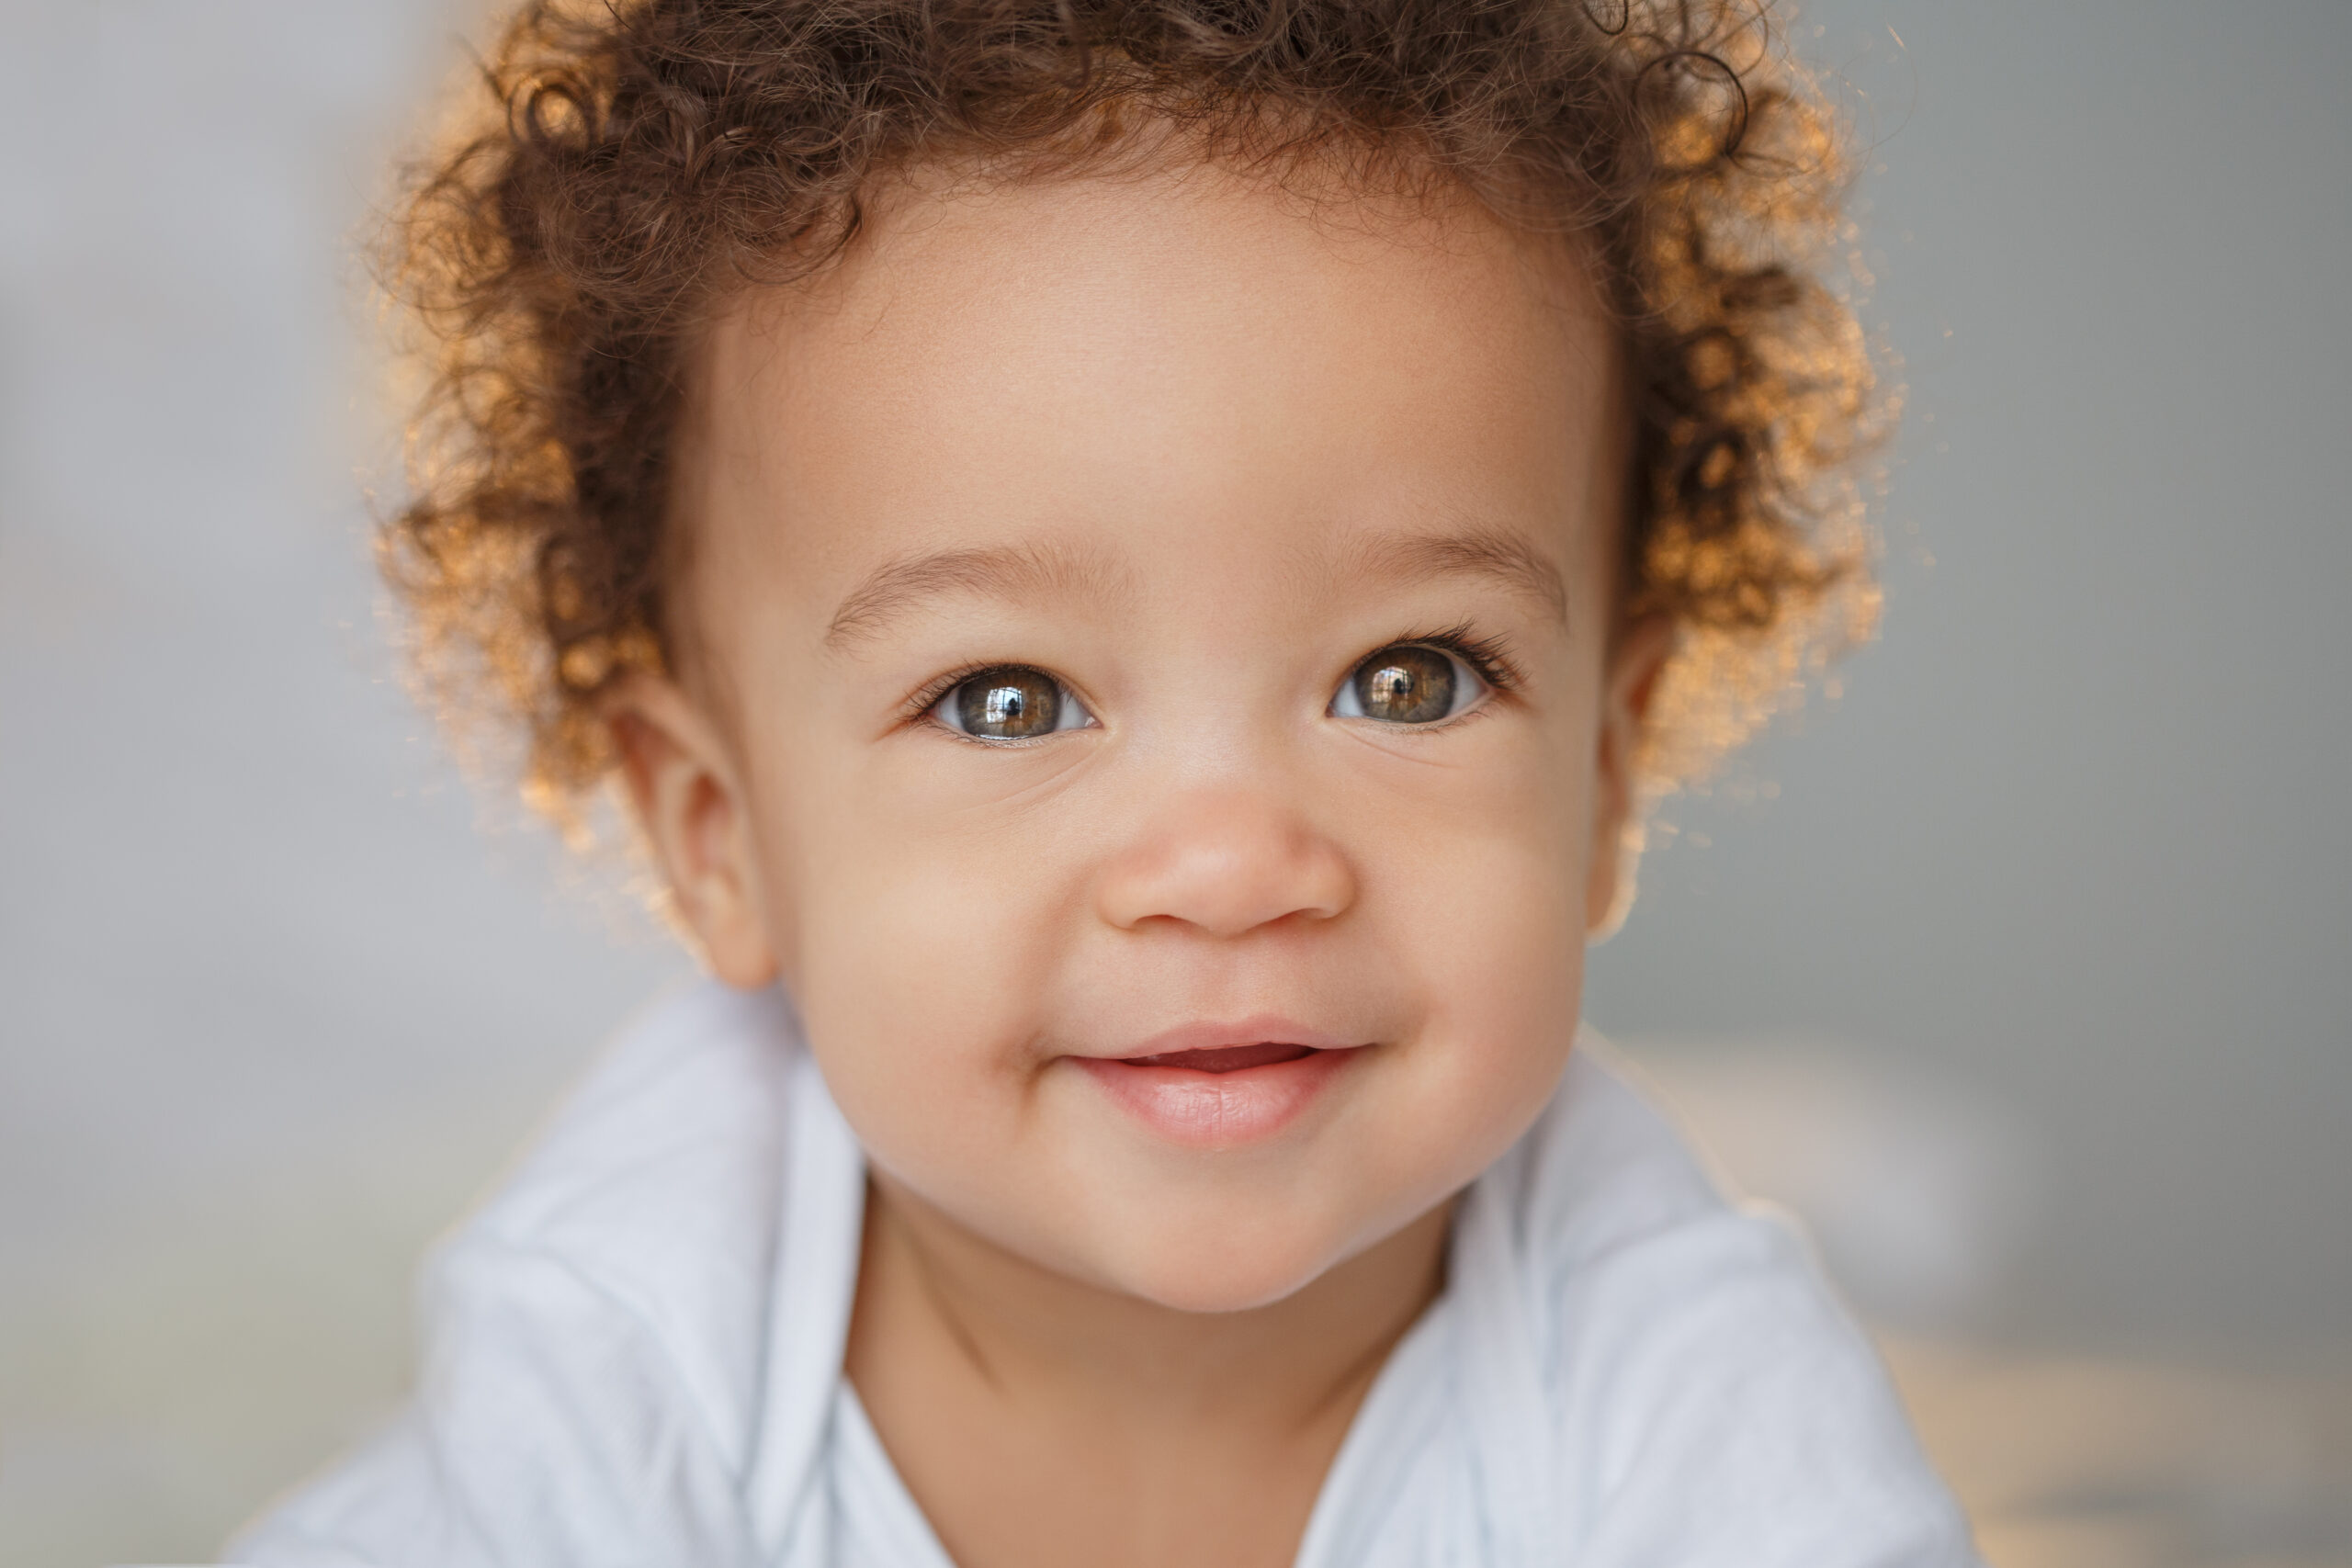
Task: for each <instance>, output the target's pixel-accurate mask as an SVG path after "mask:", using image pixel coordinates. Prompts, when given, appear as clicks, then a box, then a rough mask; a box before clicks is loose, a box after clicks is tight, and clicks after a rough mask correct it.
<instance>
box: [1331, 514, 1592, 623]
mask: <svg viewBox="0 0 2352 1568" xmlns="http://www.w3.org/2000/svg"><path fill="white" fill-rule="evenodd" d="M1355 565H1356V569H1357V570H1360V571H1362V572H1363V573H1365V574H1366V575H1369V576H1373V577H1379V578H1387V579H1392V580H1401V581H1413V580H1416V579H1419V578H1425V577H1483V578H1487V579H1488V580H1489V581H1494V582H1497V583H1499V584H1500V585H1501V586H1503V587H1505V588H1508V589H1510V590H1511V591H1512V592H1516V593H1520V594H1523V595H1525V596H1526V597H1528V598H1530V599H1532V600H1534V601H1535V602H1536V603H1537V604H1541V605H1542V606H1543V607H1544V610H1545V611H1546V612H1547V613H1548V614H1549V615H1551V616H1552V618H1553V619H1554V620H1556V621H1558V622H1560V623H1561V624H1563V625H1566V622H1567V618H1568V590H1567V584H1566V582H1565V581H1562V580H1561V577H1560V569H1559V568H1557V567H1555V566H1554V565H1553V564H1552V563H1551V562H1550V561H1549V560H1547V559H1545V558H1544V556H1543V555H1542V554H1541V553H1540V552H1538V551H1537V550H1536V549H1535V547H1533V546H1532V545H1530V544H1528V543H1526V542H1525V541H1524V540H1521V539H1518V538H1515V537H1513V536H1510V535H1509V534H1498V533H1489V532H1487V531H1484V530H1473V531H1470V532H1467V533H1459V534H1397V535H1390V536H1387V537H1385V538H1381V539H1375V540H1373V541H1371V542H1370V543H1368V544H1366V545H1365V546H1364V547H1363V549H1362V551H1361V552H1360V554H1359V555H1358V557H1357V559H1356V562H1355Z"/></svg>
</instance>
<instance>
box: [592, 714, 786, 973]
mask: <svg viewBox="0 0 2352 1568" xmlns="http://www.w3.org/2000/svg"><path fill="white" fill-rule="evenodd" d="M605 724H606V725H607V726H608V727H609V729H610V732H611V735H612V738H613V746H614V750H615V751H616V753H617V754H618V757H619V761H620V767H621V776H622V779H623V782H624V783H625V784H626V785H627V787H628V799H629V806H630V808H631V810H632V811H633V813H634V814H635V816H636V818H637V823H638V827H639V831H640V832H641V833H642V834H643V836H644V841H645V846H646V849H647V851H648V852H649V853H650V855H651V857H652V859H653V863H654V866H655V869H656V871H657V872H658V874H660V876H661V878H662V884H663V886H665V887H666V888H667V889H668V891H669V895H670V903H671V908H672V911H673V915H674V917H675V919H676V920H677V923H678V924H679V925H680V926H681V927H682V928H684V934H685V935H686V936H688V937H689V938H690V939H691V940H692V941H693V942H694V943H695V945H696V946H697V947H699V948H700V949H701V951H702V955H703V960H704V962H705V963H706V964H707V965H708V966H709V968H710V971H711V973H712V974H714V975H716V976H718V978H719V979H721V980H724V981H726V982H727V983H728V984H729V985H730V986H736V987H742V988H744V989H752V988H756V987H761V986H765V985H768V984H770V983H771V982H773V981H774V980H775V977H776V971H777V963H776V956H775V943H774V942H773V941H772V940H771V938H770V934H769V931H768V927H767V921H766V919H765V918H764V915H763V910H762V908H761V904H760V899H759V897H758V894H757V890H758V886H759V884H758V878H757V871H758V865H757V861H756V857H755V855H754V853H753V846H752V834H751V831H750V821H749V818H748V816H747V814H746V812H745V810H744V804H745V803H744V798H743V794H742V790H741V784H740V781H739V777H738V774H737V772H736V769H735V767H734V765H733V762H732V761H731V759H730V758H729V755H728V752H727V750H726V748H725V746H724V745H723V744H722V742H721V740H720V738H719V736H718V732H717V730H716V728H714V727H713V726H712V725H711V724H710V722H709V721H708V719H707V718H706V717H705V716H704V715H703V714H702V712H701V711H700V709H699V708H698V707H697V706H696V705H695V703H694V702H693V701H692V699H691V698H689V697H688V696H687V695H686V694H685V693H684V692H683V691H681V690H680V689H679V688H678V687H677V686H676V685H675V684H674V683H673V682H670V681H667V680H664V679H662V678H661V677H660V676H654V675H637V676H632V677H630V678H629V679H628V681H627V682H625V683H624V684H623V685H622V687H621V688H620V689H619V690H618V691H616V693H615V694H613V696H612V697H611V699H609V701H608V702H607V704H606V706H605Z"/></svg>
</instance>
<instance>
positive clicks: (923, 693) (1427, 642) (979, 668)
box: [899, 621, 1526, 746]
mask: <svg viewBox="0 0 2352 1568" xmlns="http://www.w3.org/2000/svg"><path fill="white" fill-rule="evenodd" d="M1397 647H1413V648H1434V649H1441V650H1442V651H1443V652H1446V653H1450V654H1452V655H1453V656H1454V657H1455V658H1456V659H1459V660H1462V662H1463V663H1464V664H1467V665H1468V666H1469V667H1470V670H1471V672H1472V673H1473V674H1475V675H1476V676H1477V677H1478V679H1480V680H1481V681H1484V682H1486V683H1487V685H1488V686H1489V687H1491V688H1493V690H1494V692H1495V694H1497V695H1498V696H1504V695H1509V694H1511V693H1513V692H1516V691H1518V690H1519V689H1520V687H1521V686H1522V685H1524V684H1525V683H1526V677H1525V676H1523V675H1521V673H1520V670H1519V665H1518V663H1517V662H1516V661H1515V660H1512V658H1511V657H1510V644H1509V643H1508V642H1506V641H1505V640H1504V639H1503V638H1501V637H1480V636H1478V635H1477V634H1476V633H1475V632H1473V631H1472V630H1471V629H1470V625H1469V623H1468V622H1466V621H1464V622H1461V623H1459V624H1457V625H1454V626H1445V627H1442V628H1441V629H1439V630H1436V631H1427V632H1412V633H1408V635H1406V636H1404V637H1390V638H1389V639H1388V640H1387V641H1386V642H1384V643H1382V644H1381V645H1380V647H1379V648H1374V649H1370V650H1369V651H1367V652H1366V653H1365V654H1363V657H1362V658H1359V659H1358V660H1356V664H1362V663H1363V660H1365V659H1369V658H1371V657H1372V655H1373V654H1374V653H1377V652H1379V651H1380V649H1382V648H1397ZM1037 668H1038V667H1037V666H1035V665H1023V664H1008V663H1007V662H1006V661H1005V660H1001V659H980V660H972V661H971V662H969V663H966V664H959V665H957V666H956V667H955V668H954V669H952V670H948V671H943V672H942V673H940V674H937V675H934V676H933V677H932V678H931V679H930V680H928V681H926V682H923V683H922V685H921V686H919V687H917V688H916V689H915V691H914V692H913V694H911V695H910V696H909V697H908V698H907V700H906V702H905V703H904V705H901V707H900V709H899V713H900V716H902V717H903V718H904V719H905V720H906V721H907V722H908V723H910V724H911V723H915V722H917V721H920V720H921V719H922V717H923V716H925V715H927V714H929V713H930V712H931V710H932V709H933V708H935V707H937V706H938V705H939V704H940V700H941V699H942V698H944V697H945V696H946V695H947V694H948V693H950V692H952V691H954V690H955V689H956V687H958V686H960V685H962V684H963V683H964V682H967V681H968V680H970V679H971V678H972V677H973V676H975V675H979V674H984V673H986V672H987V671H990V670H1006V669H1037ZM1348 668H1349V671H1351V673H1352V672H1353V671H1354V670H1355V668H1356V665H1355V664H1351V665H1350V666H1349V667H1348ZM1039 672H1040V673H1042V674H1046V675H1053V671H1050V670H1040V671H1039ZM1053 678H1054V679H1056V680H1057V681H1058V680H1060V679H1061V677H1060V676H1058V675H1054V677H1053ZM942 728H945V727H944V726H943V727H942ZM950 733H953V732H952V731H951V732H950ZM964 739H969V738H968V737H966V738H964ZM985 744H988V745H991V746H1002V745H1005V744H1007V742H1005V741H1001V740H993V741H988V742H985Z"/></svg>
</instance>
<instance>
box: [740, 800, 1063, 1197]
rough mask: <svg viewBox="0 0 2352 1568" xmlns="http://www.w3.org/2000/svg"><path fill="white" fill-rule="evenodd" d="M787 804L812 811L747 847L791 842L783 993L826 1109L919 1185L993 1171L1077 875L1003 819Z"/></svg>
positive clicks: (1035, 827) (1013, 821) (1020, 821)
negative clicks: (832, 1103) (799, 1024)
mask: <svg viewBox="0 0 2352 1568" xmlns="http://www.w3.org/2000/svg"><path fill="white" fill-rule="evenodd" d="M802 798H803V799H804V800H807V801H809V805H810V806H813V807H815V808H814V809H804V810H802V811H800V812H799V813H797V816H798V818H799V820H797V821H796V822H793V823H790V824H780V825H779V828H780V829H781V830H779V831H777V832H775V833H774V834H770V835H763V838H766V839H768V840H770V841H783V840H786V839H787V838H788V839H789V840H792V841H793V842H794V844H795V849H794V852H793V853H792V855H791V860H792V862H793V864H794V870H795V874H794V876H793V879H792V886H791V889H790V893H789V895H788V897H789V898H790V900H791V902H792V904H793V905H794V907H795V908H797V909H798V910H799V911H801V913H800V915H799V917H798V919H797V920H795V921H794V922H793V925H794V928H795V930H796V931H797V941H796V942H795V943H794V945H793V948H792V951H791V952H790V953H789V954H788V955H787V956H786V962H785V972H786V984H787V985H788V986H789V987H791V989H792V991H793V994H794V998H795V999H796V1001H797V1004H798V1006H799V1009H800V1011H801V1015H802V1018H803V1020H804V1021H805V1022H806V1024H807V1027H808V1032H809V1039H810V1041H811V1043H812V1045H813V1047H814V1048H815V1050H816V1052H817V1055H818V1058H819V1061H820V1065H821V1066H823V1068H824V1072H825V1077H826V1082H827V1084H828V1086H829V1087H830V1088H831V1090H832V1092H833V1095H834V1098H835V1099H836V1100H838V1101H839V1102H840V1104H841V1107H842V1111H843V1113H844V1114H845V1115H846V1116H847V1117H848V1118H849V1120H850V1122H851V1123H852V1125H854V1127H856V1129H857V1130H858V1134H859V1135H860V1137H861V1139H862V1140H863V1141H864V1142H865V1145H866V1146H867V1149H868V1151H869V1152H870V1153H871V1154H872V1155H873V1156H875V1158H876V1159H877V1160H878V1161H879V1162H880V1163H882V1164H883V1165H884V1166H885V1167H886V1168H889V1169H891V1170H892V1171H893V1172H894V1173H895V1174H898V1175H899V1176H901V1178H902V1179H908V1180H910V1182H911V1183H912V1184H914V1185H916V1186H918V1187H922V1188H927V1187H929V1186H930V1185H932V1183H931V1182H930V1181H926V1180H924V1179H922V1174H921V1173H922V1172H923V1171H925V1170H929V1171H934V1172H944V1173H947V1174H948V1176H949V1177H950V1178H951V1179H952V1178H953V1175H954V1173H955V1172H956V1171H959V1170H961V1171H964V1172H965V1173H967V1175H969V1174H974V1173H977V1172H978V1170H980V1169H982V1168H985V1162H989V1161H991V1160H995V1161H1001V1160H1002V1159H1003V1157H1004V1156H1005V1153H1006V1151H1007V1149H1008V1146H1009V1145H1012V1143H1014V1142H1016V1141H1017V1140H1018V1139H1019V1138H1020V1137H1021V1136H1022V1134H1023V1116H1024V1110H1025V1097H1024V1096H1023V1094H1022V1093H1021V1092H1020V1091H1021V1089H1022V1088H1023V1078H1024V1077H1025V1076H1026V1075H1027V1074H1028V1073H1029V1072H1032V1071H1034V1066H1035V1051H1034V1043H1035V1041H1036V1039H1037V1037H1038V1035H1039V1033H1040V1032H1041V1031H1042V1030H1043V1029H1044V1028H1045V1027H1046V1022H1047V1016H1046V1007H1047V1005H1048V1002H1049V999H1050V998H1049V996H1048V993H1047V989H1046V982H1047V979H1048V977H1049V976H1052V975H1053V974H1054V973H1055V972H1056V970H1057V965H1058V958H1059V954H1060V953H1062V952H1063V951H1064V949H1065V948H1066V947H1067V946H1068V945H1069V942H1071V940H1072V937H1073V931H1074V929H1075V928H1076V927H1078V926H1079V925H1080V923H1081V921H1082V919H1083V918H1084V915H1085V900H1084V874H1083V867H1082V866H1080V865H1077V864H1075V863H1073V862H1072V857H1071V856H1069V853H1068V852H1067V851H1065V850H1062V849H1059V848H1057V843H1056V840H1055V838H1054V836H1053V835H1052V834H1050V833H1047V832H1045V831H1042V830H1040V829H1041V828H1042V827H1043V824H1041V823H1038V822H1036V821H1035V820H1030V819H1024V818H1023V817H1022V816H1021V815H1019V814H1017V813H1016V814H1010V815H991V814H987V813H978V812H975V813H970V814H961V813H950V814H947V815H946V816H945V817H944V819H943V818H941V817H938V816H935V815H933V814H930V813H925V812H921V811H910V810H904V809H898V808H897V807H899V806H900V805H901V804H902V803H901V802H900V801H899V799H898V792H893V791H891V790H888V789H887V788H880V789H877V788H876V787H874V786H873V785H872V784H871V781H867V782H866V783H865V784H864V785H863V786H862V787H861V786H860V785H859V784H857V782H856V781H851V782H850V783H849V785H848V787H842V788H838V789H835V790H828V791H825V792H822V793H821V794H820V795H816V796H815V797H814V798H811V797H810V796H809V795H803V797H802Z"/></svg>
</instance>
